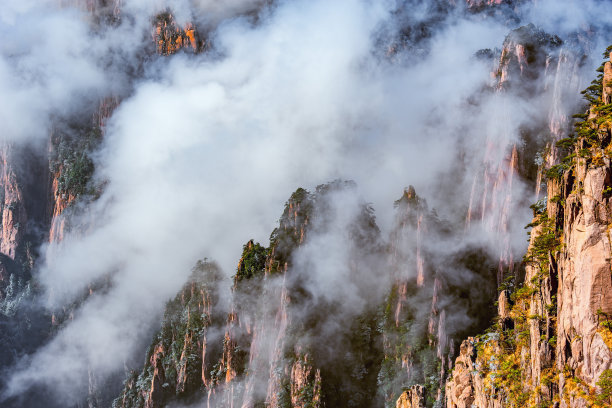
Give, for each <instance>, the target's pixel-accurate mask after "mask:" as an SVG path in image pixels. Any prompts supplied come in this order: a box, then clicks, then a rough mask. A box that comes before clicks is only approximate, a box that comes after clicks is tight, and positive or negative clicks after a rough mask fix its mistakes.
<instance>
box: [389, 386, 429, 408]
mask: <svg viewBox="0 0 612 408" xmlns="http://www.w3.org/2000/svg"><path fill="white" fill-rule="evenodd" d="M425 406H426V405H425V389H424V388H423V387H422V386H421V385H415V386H413V387H411V388H410V389H409V390H406V391H404V392H403V393H402V395H400V397H399V398H398V400H397V402H396V404H395V407H396V408H422V407H425Z"/></svg>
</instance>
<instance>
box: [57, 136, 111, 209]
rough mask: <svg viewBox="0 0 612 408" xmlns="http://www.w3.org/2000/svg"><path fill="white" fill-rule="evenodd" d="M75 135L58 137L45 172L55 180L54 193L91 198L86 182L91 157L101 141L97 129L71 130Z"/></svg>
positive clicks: (90, 187) (91, 169)
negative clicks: (48, 172)
mask: <svg viewBox="0 0 612 408" xmlns="http://www.w3.org/2000/svg"><path fill="white" fill-rule="evenodd" d="M75 132H76V133H78V136H69V135H68V134H60V136H59V138H58V139H56V143H54V145H53V151H52V154H51V158H50V161H49V170H50V171H51V173H52V174H53V175H55V176H56V178H57V180H58V187H57V190H58V193H60V194H63V195H66V196H72V197H73V198H76V197H79V196H82V195H95V193H96V188H94V186H92V185H91V183H90V181H91V178H92V176H93V173H94V162H93V160H92V158H91V154H92V153H93V152H94V151H95V150H96V149H97V148H98V146H99V144H100V142H101V140H102V131H101V129H100V128H99V127H92V128H90V129H80V130H77V131H75Z"/></svg>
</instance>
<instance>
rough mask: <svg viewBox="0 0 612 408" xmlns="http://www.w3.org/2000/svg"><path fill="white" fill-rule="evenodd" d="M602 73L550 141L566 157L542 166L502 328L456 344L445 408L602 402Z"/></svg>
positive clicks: (606, 175) (605, 278) (610, 188)
mask: <svg viewBox="0 0 612 408" xmlns="http://www.w3.org/2000/svg"><path fill="white" fill-rule="evenodd" d="M606 64H609V63H606ZM603 67H605V65H604V66H603ZM602 71H603V73H604V75H603V78H600V79H599V80H598V81H596V84H595V86H592V87H590V88H589V89H588V90H587V91H585V93H587V99H589V100H590V101H591V102H592V105H591V107H590V109H589V111H588V112H587V114H585V115H584V116H583V120H581V121H579V122H577V123H576V126H575V129H576V133H575V135H574V136H572V137H569V138H566V139H563V140H561V141H559V142H558V143H557V146H558V147H559V149H560V152H562V153H565V154H566V156H565V157H564V158H563V159H561V160H560V162H559V163H557V164H555V165H553V166H551V167H549V168H548V170H547V171H546V177H547V193H548V200H547V202H546V205H544V204H543V203H538V204H536V205H534V206H533V208H534V213H535V218H534V222H533V223H532V226H533V227H534V228H533V230H532V231H531V239H530V244H529V248H528V251H527V255H526V256H525V259H524V262H525V278H524V281H523V282H522V283H521V284H520V285H518V281H516V283H517V285H518V286H514V287H513V288H512V295H511V301H510V302H507V301H506V300H505V299H503V298H502V297H504V298H505V296H506V295H505V294H504V292H506V291H505V290H504V291H503V292H502V294H500V301H499V309H500V310H499V316H500V323H502V322H503V324H498V325H496V326H495V327H493V328H492V330H491V331H490V333H489V334H487V335H485V336H481V337H479V338H476V339H475V338H471V339H468V340H467V341H465V342H464V343H463V344H462V346H461V354H460V356H459V357H458V358H457V360H456V362H455V371H454V373H453V378H452V379H451V380H450V381H449V382H448V383H447V387H446V388H447V406H448V407H449V408H453V407H461V406H466V405H467V404H469V403H474V404H475V405H476V406H479V407H495V406H500V404H511V405H513V406H519V405H522V404H526V403H527V404H531V405H537V406H543V405H553V404H554V405H555V406H557V405H558V406H560V407H587V406H588V407H599V406H608V403H609V400H608V398H609V397H608V395H609V391H610V389H609V388H610V385H609V381H607V380H606V378H608V376H609V374H610V373H611V371H610V369H611V368H612V351H611V347H612V342H611V341H610V339H612V336H611V333H612V332H611V331H610V328H612V324H611V321H610V320H609V319H610V316H612V277H611V274H610V270H611V268H612V265H611V258H612V256H611V254H612V252H611V251H612V249H611V243H610V235H609V229H610V227H609V225H610V224H611V223H612V218H611V214H612V207H611V204H610V197H611V196H612V168H611V162H610V140H611V137H610V136H611V130H610V129H611V124H612V116H611V111H610V108H609V106H610V105H609V104H607V103H605V100H604V99H603V98H604V86H603V84H602V81H605V77H606V74H605V69H602ZM604 83H605V82H604ZM597 85H599V86H597ZM508 308H510V311H509V312H508ZM504 406H505V405H504Z"/></svg>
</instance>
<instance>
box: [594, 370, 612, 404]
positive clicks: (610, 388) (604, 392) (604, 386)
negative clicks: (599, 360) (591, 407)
mask: <svg viewBox="0 0 612 408" xmlns="http://www.w3.org/2000/svg"><path fill="white" fill-rule="evenodd" d="M597 386H598V387H599V392H598V393H597V396H596V397H595V400H596V402H597V403H598V404H600V405H602V406H610V405H612V370H610V369H608V370H604V372H603V373H601V375H600V376H599V380H598V381H597Z"/></svg>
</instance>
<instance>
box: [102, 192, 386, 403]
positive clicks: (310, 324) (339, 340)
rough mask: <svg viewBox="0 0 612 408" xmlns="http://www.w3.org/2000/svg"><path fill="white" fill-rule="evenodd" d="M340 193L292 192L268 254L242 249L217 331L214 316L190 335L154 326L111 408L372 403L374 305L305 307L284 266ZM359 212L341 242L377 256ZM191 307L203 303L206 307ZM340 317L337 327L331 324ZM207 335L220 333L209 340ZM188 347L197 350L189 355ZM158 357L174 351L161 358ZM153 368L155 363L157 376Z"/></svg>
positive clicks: (372, 232) (297, 277) (319, 227)
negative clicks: (189, 401)
mask: <svg viewBox="0 0 612 408" xmlns="http://www.w3.org/2000/svg"><path fill="white" fill-rule="evenodd" d="M349 190H354V184H353V183H351V182H341V181H336V182H332V183H329V184H326V185H321V186H318V187H317V190H316V191H315V192H314V193H310V192H308V191H306V190H304V189H298V190H297V191H296V192H295V193H293V194H292V196H291V197H290V199H289V201H288V202H287V204H286V205H285V209H284V212H283V214H282V216H281V218H280V220H279V227H278V228H276V229H275V230H274V231H273V233H272V235H271V238H270V244H271V246H270V248H265V247H263V246H261V245H260V244H258V243H255V242H254V241H249V242H247V243H246V244H245V245H244V247H243V254H242V257H241V259H240V261H239V262H238V267H237V271H236V275H235V276H234V285H233V288H232V297H233V300H232V305H231V308H230V312H229V314H228V315H227V318H226V319H225V321H226V323H225V325H223V324H221V322H220V321H219V320H222V319H220V318H216V319H213V320H211V321H208V323H207V324H206V325H205V326H204V327H203V328H202V329H201V330H199V331H194V330H191V331H190V330H189V327H188V328H187V329H181V327H182V326H181V325H183V323H180V324H178V325H177V324H174V325H169V324H168V323H164V325H163V326H162V329H161V331H160V333H159V334H158V335H157V339H158V340H157V341H156V342H155V343H154V344H152V345H151V350H152V351H150V354H149V355H150V357H149V358H147V361H146V363H145V367H144V369H143V371H142V372H141V373H140V374H138V375H132V377H130V378H128V380H127V381H126V383H125V385H124V391H123V393H122V395H121V396H120V397H119V398H117V400H116V401H115V405H114V406H115V407H124V408H128V407H142V406H158V405H145V404H151V403H153V402H155V401H157V403H167V402H168V401H170V400H173V399H178V400H180V399H184V398H189V397H190V396H191V397H193V398H198V397H197V396H199V398H206V400H207V401H208V402H209V403H210V404H211V405H212V406H243V407H253V406H261V405H263V404H265V406H269V407H287V406H291V407H304V408H305V407H319V406H336V407H345V406H346V407H348V406H356V405H357V406H370V405H372V404H374V402H373V401H375V400H376V398H377V393H376V382H377V374H378V372H379V370H378V367H379V364H380V361H381V359H382V356H381V353H380V346H379V340H378V339H379V333H378V331H377V320H376V312H377V310H376V308H377V306H378V304H377V303H375V304H373V305H372V307H370V308H366V311H365V312H355V311H351V310H346V309H344V310H343V311H342V312H340V311H336V310H337V309H339V306H338V305H335V304H334V302H333V301H323V300H317V301H313V299H312V298H311V296H312V295H311V294H310V292H309V288H308V281H307V280H308V279H309V276H308V273H309V271H308V269H296V268H293V262H292V261H293V256H294V255H295V253H296V251H298V250H299V249H300V248H301V247H303V246H304V245H306V244H307V243H308V242H309V237H310V236H311V235H319V234H326V233H328V231H327V229H328V228H330V226H329V225H328V222H327V221H329V222H330V223H333V222H334V221H333V220H334V219H335V217H336V216H337V215H336V213H335V210H333V209H332V207H331V202H330V201H329V199H330V197H332V196H334V195H335V194H346V192H347V191H349ZM350 194H352V193H350ZM361 205H362V206H363V208H362V209H361V210H360V211H358V214H357V215H356V216H355V218H354V219H352V221H351V223H349V224H348V226H347V228H348V229H349V232H350V234H349V235H348V236H349V238H348V239H349V242H351V245H352V248H353V250H354V251H358V250H359V251H362V250H364V248H366V247H367V248H369V250H371V251H372V253H377V252H376V251H380V250H382V247H381V246H380V245H379V244H378V238H379V231H378V229H377V227H376V224H375V223H374V219H373V215H372V214H371V212H370V210H368V207H367V205H366V204H360V206H361ZM313 218H315V220H316V221H315V222H313ZM313 231H316V232H313ZM368 253H370V252H368ZM355 256H357V253H356V255H355ZM348 268H349V269H350V270H351V272H352V273H354V274H355V275H356V276H359V275H358V274H366V273H368V274H369V273H371V269H369V266H368V263H367V262H362V263H351V264H350V265H348ZM211 284H212V283H211ZM183 293H184V291H183ZM196 298H199V297H198V296H196ZM209 298H210V296H209V297H207V299H209ZM177 299H179V298H178V297H177ZM191 299H193V296H192V297H191ZM174 302H177V303H176V304H175V303H171V304H170V305H169V307H171V308H172V309H173V310H174V312H172V313H180V314H181V315H182V316H185V314H187V316H189V315H190V314H191V315H193V314H194V313H195V314H198V313H205V314H206V312H205V311H203V310H199V311H194V310H192V309H190V308H189V307H187V306H185V305H183V304H182V303H180V304H179V303H178V301H177V300H175V301H174ZM190 302H193V300H190ZM200 303H206V304H208V300H207V301H206V302H200ZM212 304H214V302H213V303H212ZM170 313H171V312H170V311H167V312H166V315H167V316H171V314H170ZM213 314H214V313H213ZM330 316H331V318H330ZM340 318H342V319H345V323H344V324H343V325H342V327H337V326H338V325H337V323H336V322H335V320H334V319H340ZM169 319H170V318H169V317H166V318H165V320H166V321H168V320H169ZM175 319H176V318H175ZM183 319H184V317H183ZM330 322H334V323H333V324H332V323H330ZM168 326H169V327H170V328H168V329H166V327H168ZM177 330H179V332H178V333H177V332H176V331H177ZM181 330H184V332H185V334H182V333H183V331H181ZM164 333H166V334H164ZM179 333H180V334H179ZM212 333H217V334H219V333H223V335H222V336H219V335H217V337H216V338H215V337H214V336H213V335H212ZM194 344H197V345H198V346H197V347H192V346H193V345H194ZM160 345H163V348H160V347H159V346H160ZM202 348H203V349H204V350H203V351H199V350H202ZM156 350H157V351H159V352H157V351H156ZM168 350H181V352H180V353H177V354H175V357H173V358H171V357H169V356H168V355H169V351H168ZM179 355H180V358H178V356H179ZM156 356H158V357H156ZM201 356H205V358H202V357H201ZM160 359H161V360H160ZM194 359H195V360H196V361H201V359H204V361H203V363H202V364H199V365H197V367H196V366H193V370H190V369H189V368H187V370H186V373H187V374H185V375H183V374H182V372H183V370H182V368H181V367H182V366H181V364H183V363H182V361H186V362H189V361H191V360H194ZM159 361H162V362H163V365H162V366H163V370H162V369H161V367H159ZM173 361H174V362H173ZM174 372H176V374H173V373H174ZM156 373H157V374H159V373H165V374H164V375H165V384H166V385H165V389H166V390H168V391H167V393H166V394H159V393H158V394H153V392H154V391H155V390H158V389H159V387H157V385H159V383H160V382H161V381H162V380H161V379H159V378H161V377H160V376H159V375H157V374H156ZM189 373H191V374H189ZM184 377H186V378H187V379H188V380H186V382H187V383H191V384H192V386H191V387H190V388H189V387H184V386H182V385H181V382H183V381H182V379H183V378H184ZM156 379H157V380H156ZM192 381H193V382H192ZM162 387H164V384H163V383H162ZM155 395H162V396H161V397H159V398H158V397H156V396H155ZM160 398H161V399H160ZM147 401H153V402H147Z"/></svg>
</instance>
